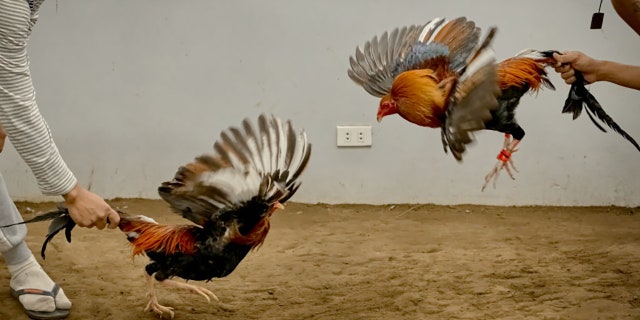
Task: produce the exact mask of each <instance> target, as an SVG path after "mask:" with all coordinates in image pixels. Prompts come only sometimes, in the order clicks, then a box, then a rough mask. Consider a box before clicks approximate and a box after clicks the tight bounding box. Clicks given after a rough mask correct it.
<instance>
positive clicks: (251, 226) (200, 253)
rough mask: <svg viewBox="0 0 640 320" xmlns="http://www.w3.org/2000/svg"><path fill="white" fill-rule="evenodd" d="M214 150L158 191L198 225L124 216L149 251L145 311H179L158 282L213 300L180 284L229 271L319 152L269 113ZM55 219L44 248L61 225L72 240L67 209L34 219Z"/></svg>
mask: <svg viewBox="0 0 640 320" xmlns="http://www.w3.org/2000/svg"><path fill="white" fill-rule="evenodd" d="M213 147H214V151H215V152H214V153H213V154H210V155H202V156H199V157H197V158H196V159H195V161H194V162H192V163H189V164H187V165H186V166H183V167H180V168H179V169H178V172H177V173H176V175H175V177H174V178H173V180H171V181H168V182H164V183H162V185H160V187H159V188H158V192H159V194H160V196H161V197H162V199H164V200H166V201H167V202H168V203H169V204H170V206H171V208H172V209H173V210H174V211H175V212H176V213H178V214H180V215H182V216H183V217H184V218H186V219H188V220H190V221H191V222H193V223H194V224H185V225H162V224H158V223H156V222H155V221H153V220H152V219H150V218H148V217H145V216H139V215H138V216H133V215H128V214H124V213H122V212H121V213H120V214H121V219H120V224H119V228H120V229H121V230H122V231H123V232H124V233H125V234H126V235H127V239H128V240H129V241H130V243H131V245H132V255H133V256H136V255H139V254H146V255H147V256H148V257H149V259H150V263H149V264H147V265H146V267H145V271H146V272H145V276H146V279H147V284H148V286H149V293H148V297H149V302H148V303H147V306H146V308H145V311H149V310H151V311H153V312H155V313H157V314H159V315H161V316H164V315H169V316H171V318H173V316H174V312H173V308H171V307H166V306H162V305H160V303H158V299H157V296H156V291H155V285H156V283H159V284H162V285H166V286H171V287H176V288H181V289H185V290H188V291H191V292H193V293H197V294H199V295H202V296H203V297H205V298H206V299H207V300H208V301H210V299H215V300H217V299H218V298H217V297H216V295H215V294H214V293H213V292H211V291H209V290H208V289H206V288H203V287H200V286H196V285H191V284H187V283H184V282H178V281H174V280H172V279H171V278H173V277H180V278H183V279H186V280H207V281H208V280H211V279H213V278H222V277H225V276H227V275H229V274H230V273H231V272H232V271H233V270H234V269H235V268H236V266H238V264H239V263H240V261H242V259H243V258H244V257H245V256H246V255H247V253H249V251H251V250H253V249H257V248H259V247H260V246H261V245H262V243H263V242H264V240H265V237H266V236H267V233H268V232H269V226H270V224H269V220H270V218H271V215H272V214H273V213H274V212H275V211H276V210H277V209H282V208H283V204H284V203H285V202H286V201H287V200H289V198H291V196H293V194H294V193H295V192H296V190H297V189H298V187H299V186H300V182H298V178H299V177H300V174H301V173H302V172H303V170H304V169H305V167H306V165H307V162H308V161H309V157H310V155H311V145H310V144H309V143H308V142H307V136H306V134H305V133H304V132H302V131H301V132H296V131H294V129H293V127H292V125H291V123H290V122H285V123H283V122H282V121H281V120H280V119H278V118H276V117H274V116H265V115H261V116H260V117H259V118H258V126H257V128H256V127H254V126H253V125H252V124H251V123H250V122H249V121H248V120H244V122H242V127H241V128H229V129H228V130H226V131H223V132H222V133H221V137H220V139H219V140H218V141H217V142H216V143H215V144H214V146H213ZM50 219H53V221H52V223H51V225H50V226H49V234H48V235H47V238H46V240H45V242H44V244H43V246H42V252H41V253H42V256H43V257H44V252H45V250H46V246H47V243H48V242H49V241H50V240H51V239H52V238H53V237H54V236H55V235H56V234H57V233H58V232H59V231H61V230H63V229H64V230H65V234H66V236H67V240H68V241H69V242H70V241H71V233H70V232H71V229H73V227H74V226H75V223H74V222H73V220H71V219H70V217H69V215H68V214H67V211H66V209H64V208H59V210H58V211H54V212H50V213H47V214H43V215H40V216H37V217H35V218H34V219H31V220H28V221H26V222H35V221H43V220H50Z"/></svg>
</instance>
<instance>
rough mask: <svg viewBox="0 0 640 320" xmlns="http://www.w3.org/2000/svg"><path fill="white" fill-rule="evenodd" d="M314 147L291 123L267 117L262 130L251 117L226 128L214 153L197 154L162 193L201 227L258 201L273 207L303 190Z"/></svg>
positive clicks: (264, 207) (264, 206)
mask: <svg viewBox="0 0 640 320" xmlns="http://www.w3.org/2000/svg"><path fill="white" fill-rule="evenodd" d="M310 154H311V145H310V144H309V143H308V142H307V136H306V133H304V132H303V131H301V132H296V131H294V129H293V127H292V125H291V122H289V121H287V122H284V123H283V122H282V121H281V120H280V119H278V118H276V117H275V116H272V115H269V116H266V115H261V116H260V117H259V118H258V126H257V128H256V127H254V125H252V124H251V122H250V121H249V120H247V119H245V120H244V121H243V122H242V127H241V128H236V127H232V128H229V129H227V130H225V131H223V132H222V133H221V135H220V139H219V140H218V141H217V142H216V143H215V144H214V153H212V154H207V155H202V156H200V157H197V158H196V159H195V161H194V162H192V163H189V164H187V165H185V166H183V167H180V168H179V169H178V172H177V173H176V175H175V177H174V178H173V180H171V181H168V182H164V183H162V185H161V186H160V187H159V188H158V192H159V194H160V196H161V197H162V198H163V199H164V200H166V201H167V202H168V203H169V204H170V205H171V207H172V208H173V209H174V210H175V211H176V212H177V213H180V214H181V215H182V216H183V217H185V218H187V219H189V220H191V221H193V222H194V223H196V224H199V225H205V224H207V223H208V222H210V221H212V220H215V219H217V217H218V216H219V214H221V213H223V212H228V211H236V212H237V214H242V212H243V210H242V209H243V207H245V206H248V205H251V206H256V204H258V205H259V206H258V207H260V209H261V210H267V209H268V208H269V207H270V206H272V205H274V204H275V203H276V202H280V203H284V202H285V201H287V200H288V199H289V198H290V197H291V196H292V195H293V194H294V193H295V192H296V190H297V188H298V187H299V185H300V182H298V181H297V179H298V177H299V176H300V174H301V173H302V171H303V170H304V169H305V167H306V165H307V162H308V160H309V156H310Z"/></svg>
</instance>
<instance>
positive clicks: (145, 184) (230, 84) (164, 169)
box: [0, 0, 640, 206]
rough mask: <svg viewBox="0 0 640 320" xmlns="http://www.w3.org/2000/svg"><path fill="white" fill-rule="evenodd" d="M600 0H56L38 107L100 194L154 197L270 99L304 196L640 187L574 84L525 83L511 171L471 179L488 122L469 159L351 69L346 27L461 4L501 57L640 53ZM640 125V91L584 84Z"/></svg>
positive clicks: (46, 32) (494, 141)
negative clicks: (359, 141)
mask: <svg viewBox="0 0 640 320" xmlns="http://www.w3.org/2000/svg"><path fill="white" fill-rule="evenodd" d="M597 6H598V1H595V0H594V1H584V0H573V1H555V0H538V1H502V0H486V1H449V0H442V1H436V0H429V1H425V0H420V1H418V0H415V1H410V0H403V1H388V0H385V1H381V0H358V1H356V0H324V1H307V0H304V1H303V0H271V1H262V0H239V1H208V0H198V1H195V0H193V1H168V0H133V1H132V0H83V1H65V0H59V1H55V0H48V1H47V2H45V5H44V7H43V8H42V11H41V15H40V21H39V22H38V24H37V25H36V28H35V30H34V33H33V36H32V38H31V42H30V47H29V48H30V55H31V59H32V72H33V76H34V81H35V85H36V88H37V93H38V101H39V105H40V109H41V111H42V113H43V114H44V115H45V117H46V118H47V119H48V122H49V125H50V127H51V128H52V130H53V133H54V137H55V139H56V141H57V143H58V145H59V147H60V149H61V151H62V153H63V156H64V158H65V159H66V161H67V162H68V164H69V166H70V167H71V168H72V169H73V170H74V172H75V173H76V175H77V176H78V178H79V179H80V181H81V182H82V183H83V184H85V185H86V184H88V183H89V182H91V183H92V189H93V190H94V191H96V192H98V193H99V194H101V195H103V196H104V197H106V198H112V197H145V198H147V197H149V198H156V197H157V196H156V186H157V185H158V184H159V183H160V182H161V181H164V180H166V179H170V178H171V177H172V176H173V173H174V171H175V169H176V168H177V167H178V166H179V165H181V164H183V163H185V162H187V161H190V160H191V159H192V158H193V157H194V156H195V155H197V154H200V153H202V152H205V151H208V150H209V149H210V146H211V145H212V143H213V141H214V139H215V138H217V136H218V133H219V131H220V130H221V129H223V128H225V127H227V126H229V125H236V124H238V123H239V122H240V120H241V119H243V118H244V117H246V116H250V117H256V116H257V115H258V114H259V113H260V112H274V113H276V114H278V115H280V116H282V117H287V118H290V119H292V120H293V121H294V124H296V125H297V126H299V127H304V128H305V129H306V130H307V132H308V134H309V137H310V139H311V141H312V143H313V145H314V153H313V155H312V160H311V163H310V167H309V169H308V171H307V172H306V173H305V175H304V184H303V187H302V188H301V189H300V191H299V194H298V195H297V196H296V197H295V200H296V201H301V202H328V203H373V204H380V203H400V202H402V203H404V202H408V203H437V204H457V203H475V204H496V205H528V204H540V205H622V206H638V205H640V179H639V178H640V172H639V170H638V169H639V168H640V164H639V161H640V153H639V152H638V151H637V150H635V149H634V148H633V146H632V145H631V144H629V143H628V142H627V141H625V140H623V139H622V138H621V137H620V136H618V135H617V134H615V133H607V134H604V133H601V132H599V131H598V130H597V129H596V128H595V127H594V126H593V125H592V124H591V123H590V121H589V120H588V118H587V117H586V115H583V116H582V117H581V118H579V119H578V120H577V121H571V119H570V116H569V115H563V114H560V110H561V107H562V105H563V102H564V99H565V97H566V94H567V92H568V86H565V85H564V84H563V83H562V82H561V79H560V77H559V76H558V75H557V74H555V73H553V75H552V80H553V82H554V83H555V84H556V86H557V87H558V90H557V91H556V92H551V91H546V92H541V93H540V94H539V95H538V96H531V97H525V98H524V99H523V100H522V103H521V106H520V107H519V109H518V117H519V120H520V123H521V125H522V126H523V127H524V128H525V130H526V132H527V135H526V137H525V139H524V141H523V142H522V143H521V144H520V146H521V150H520V151H519V152H518V153H516V154H515V156H514V159H515V161H516V165H517V166H518V168H519V170H520V172H519V173H518V174H517V177H516V179H517V180H515V181H512V180H510V179H509V178H508V177H507V176H506V175H502V176H501V178H500V180H499V182H498V188H497V189H495V190H494V189H488V190H487V191H485V192H480V187H481V185H482V182H483V179H484V175H485V174H486V172H487V171H488V170H489V169H490V168H491V167H492V166H493V164H494V162H495V156H496V154H497V153H498V151H499V149H500V147H501V143H502V134H500V133H496V132H481V133H480V134H478V138H479V142H478V143H477V144H475V145H474V146H472V148H471V149H470V151H469V152H468V153H467V155H466V158H465V161H464V163H462V164H459V163H457V162H456V161H455V160H454V159H453V158H452V157H451V156H450V155H445V154H444V152H443V150H442V146H441V143H440V132H439V130H435V129H424V128H420V127H417V126H414V125H411V124H409V123H407V122H405V121H403V120H402V119H400V118H399V117H389V118H385V120H384V121H383V122H382V123H380V124H378V123H376V122H375V113H376V108H377V100H376V99H375V98H374V97H372V96H369V95H368V94H366V93H365V92H364V91H363V90H362V89H361V88H359V87H357V86H356V85H354V84H353V83H352V82H351V81H350V80H349V78H348V77H347V76H346V70H347V67H348V57H349V55H350V54H352V53H353V51H354V49H355V47H356V45H361V44H363V43H364V42H365V41H366V40H368V39H370V38H371V37H372V36H373V35H376V34H380V33H382V32H383V31H384V30H388V29H391V28H393V27H396V26H402V25H408V24H414V23H423V22H425V21H427V20H430V19H432V18H434V17H437V16H443V17H455V16H461V15H465V16H467V17H470V18H471V19H473V20H475V21H476V22H477V23H478V24H479V25H480V26H484V27H486V26H489V25H496V26H498V27H499V33H498V37H497V39H496V41H495V44H494V48H495V51H496V53H497V55H498V57H499V58H500V59H502V58H506V57H508V56H510V55H512V54H515V53H516V52H518V51H520V50H521V49H524V48H528V47H531V48H538V49H558V50H566V49H579V50H583V51H585V52H588V53H590V54H592V55H593V56H596V57H600V58H603V59H604V58H606V59H610V60H617V61H621V62H625V63H629V64H640V58H639V57H640V55H639V54H638V52H639V51H640V37H638V36H637V35H636V34H635V33H633V31H632V30H631V29H630V28H629V27H628V26H627V25H626V24H624V22H623V21H622V20H621V19H620V18H619V17H618V16H617V15H616V14H615V11H614V10H613V8H612V7H611V4H610V3H609V2H608V1H605V3H604V4H603V11H604V12H605V19H604V29H603V30H589V22H590V18H591V14H592V13H593V12H595V10H597ZM591 90H592V92H593V93H594V94H595V95H596V97H598V98H599V100H600V102H601V103H602V105H603V106H604V108H605V109H606V110H607V111H608V112H609V114H610V115H611V116H612V117H613V118H614V119H615V120H617V122H618V123H619V124H620V125H621V126H622V127H623V128H624V129H626V130H627V131H628V132H629V133H630V134H631V135H632V136H634V137H635V138H637V139H640V127H639V126H638V125H637V124H638V122H640V99H639V98H640V92H637V91H633V90H629V89H623V88H619V87H616V86H614V85H610V84H596V85H593V86H591ZM339 124H342V125H344V124H371V125H373V130H374V133H373V134H374V136H373V147H372V148H365V149H338V148H337V147H336V146H335V126H336V125H339ZM7 149H8V150H7V151H6V152H5V153H3V155H2V156H1V157H0V166H1V168H2V174H3V175H4V176H5V179H6V181H7V184H8V185H9V188H10V191H11V193H12V195H13V196H14V197H15V199H28V200H40V199H44V198H43V197H41V196H40V193H39V191H38V190H37V187H36V184H35V181H34V179H33V177H32V176H31V174H30V173H29V169H28V168H27V167H26V166H25V165H24V164H23V163H22V161H21V160H20V158H19V157H18V156H17V155H16V154H15V152H14V151H13V149H12V148H7Z"/></svg>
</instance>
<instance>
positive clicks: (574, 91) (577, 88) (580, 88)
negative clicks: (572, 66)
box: [562, 71, 640, 151]
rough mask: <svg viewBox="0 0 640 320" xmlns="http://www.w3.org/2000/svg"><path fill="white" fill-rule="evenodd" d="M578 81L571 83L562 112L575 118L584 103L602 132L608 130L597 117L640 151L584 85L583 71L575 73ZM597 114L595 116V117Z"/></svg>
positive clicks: (588, 113)
mask: <svg viewBox="0 0 640 320" xmlns="http://www.w3.org/2000/svg"><path fill="white" fill-rule="evenodd" d="M575 77H576V81H575V82H574V83H573V84H572V85H571V89H570V91H569V96H568V97H567V100H566V101H565V102H564V108H562V113H572V114H573V119H574V120H575V119H576V118H578V117H579V116H580V114H581V113H582V107H583V105H584V106H586V108H585V110H586V112H587V115H588V116H589V119H591V122H593V124H594V125H595V126H596V127H598V129H600V130H601V131H602V132H607V131H606V130H605V129H604V127H603V126H602V125H600V124H599V123H598V122H597V121H596V117H597V118H598V119H599V120H600V121H602V122H603V123H605V124H606V125H607V126H609V128H611V129H613V131H615V132H617V133H619V134H620V135H621V136H623V137H624V138H625V139H627V140H629V142H631V144H633V145H634V146H635V147H636V149H638V151H640V146H639V145H638V143H637V142H636V140H634V139H633V137H631V136H630V135H629V134H628V133H627V132H626V131H624V130H622V128H620V126H619V125H618V124H617V123H616V122H615V121H613V119H612V118H611V117H610V116H609V115H608V114H607V113H606V112H605V111H604V109H603V108H602V106H601V105H600V103H599V102H598V100H596V98H595V97H594V96H593V95H592V94H591V92H589V90H587V88H586V87H585V86H584V84H585V80H584V77H583V76H582V73H580V72H578V71H576V73H575ZM594 115H595V117H594Z"/></svg>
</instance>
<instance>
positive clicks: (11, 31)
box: [0, 0, 77, 195]
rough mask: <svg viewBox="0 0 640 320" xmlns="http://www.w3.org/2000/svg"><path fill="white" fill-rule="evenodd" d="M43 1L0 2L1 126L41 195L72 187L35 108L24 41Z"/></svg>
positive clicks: (73, 180)
mask: <svg viewBox="0 0 640 320" xmlns="http://www.w3.org/2000/svg"><path fill="white" fill-rule="evenodd" d="M43 1H44V0H0V123H2V125H3V126H4V129H5V131H6V132H7V135H8V136H9V139H10V140H11V144H12V145H13V146H14V147H15V149H16V151H17V152H18V153H19V154H20V156H21V157H22V159H23V160H24V161H25V162H26V163H27V165H28V166H29V168H30V169H31V171H32V172H33V174H34V175H35V177H36V180H37V181H38V186H39V188H40V190H41V191H42V193H43V194H45V195H62V194H65V193H68V192H69V191H70V190H71V189H72V188H73V187H74V186H75V185H76V183H77V179H76V178H75V176H74V175H73V173H72V172H71V170H69V168H68V167H67V165H66V164H65V162H64V160H63V159H62V157H61V156H60V153H59V152H58V148H57V147H56V144H55V143H54V141H53V138H52V136H51V132H50V131H49V127H48V126H47V123H46V122H45V120H44V118H43V117H42V115H41V114H40V111H39V109H38V105H37V104H36V94H35V90H34V88H33V83H32V80H31V73H30V71H29V58H28V56H27V41H28V38H29V35H30V34H31V29H32V27H33V25H34V24H35V22H36V20H37V13H38V9H39V7H40V5H41V4H42V2H43Z"/></svg>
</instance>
